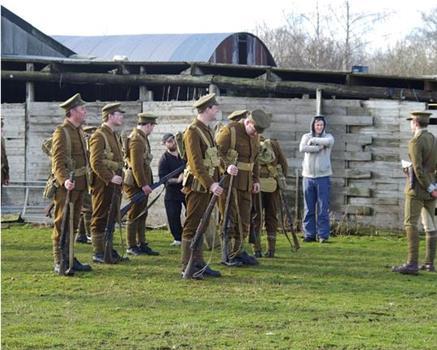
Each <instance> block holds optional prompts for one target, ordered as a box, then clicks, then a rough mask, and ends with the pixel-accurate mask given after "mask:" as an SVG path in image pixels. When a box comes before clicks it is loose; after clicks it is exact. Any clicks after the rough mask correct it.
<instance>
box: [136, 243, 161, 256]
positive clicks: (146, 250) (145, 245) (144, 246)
mask: <svg viewBox="0 0 437 350" xmlns="http://www.w3.org/2000/svg"><path fill="white" fill-rule="evenodd" d="M138 249H139V251H140V253H141V254H145V255H159V252H156V251H154V250H153V249H152V248H150V247H149V245H148V243H142V244H140V245H139V246H138Z"/></svg>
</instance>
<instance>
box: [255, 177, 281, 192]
mask: <svg viewBox="0 0 437 350" xmlns="http://www.w3.org/2000/svg"><path fill="white" fill-rule="evenodd" d="M259 183H260V185H261V192H268V193H272V192H275V191H276V189H277V188H278V183H277V182H276V180H275V178H273V177H260V178H259Z"/></svg>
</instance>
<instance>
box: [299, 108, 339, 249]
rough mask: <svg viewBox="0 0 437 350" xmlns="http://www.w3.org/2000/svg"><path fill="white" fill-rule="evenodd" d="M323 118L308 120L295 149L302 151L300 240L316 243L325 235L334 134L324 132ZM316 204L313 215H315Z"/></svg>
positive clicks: (323, 240)
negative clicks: (301, 224) (302, 200)
mask: <svg viewBox="0 0 437 350" xmlns="http://www.w3.org/2000/svg"><path fill="white" fill-rule="evenodd" d="M325 129H326V120H325V117H324V116H322V115H317V116H315V117H314V118H313V120H312V122H311V132H309V133H307V134H304V135H303V136H302V139H301V141H300V145H299V151H300V152H303V153H304V158H303V163H302V176H303V195H304V205H305V213H304V218H303V231H304V241H305V242H313V241H316V235H318V236H319V241H320V243H325V242H327V240H328V239H329V231H330V226H329V194H330V189H331V180H330V176H331V175H332V168H331V150H332V146H333V145H334V137H333V136H332V135H331V134H328V133H326V132H325ZM316 208H317V219H316Z"/></svg>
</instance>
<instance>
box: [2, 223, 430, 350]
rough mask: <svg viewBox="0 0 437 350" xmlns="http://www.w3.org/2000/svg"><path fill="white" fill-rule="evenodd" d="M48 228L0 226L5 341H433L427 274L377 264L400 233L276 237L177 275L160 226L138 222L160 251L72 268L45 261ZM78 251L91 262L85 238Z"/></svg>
mask: <svg viewBox="0 0 437 350" xmlns="http://www.w3.org/2000/svg"><path fill="white" fill-rule="evenodd" d="M50 234H51V231H50V230H49V229H45V228H32V227H28V226H21V227H20V226H12V227H10V228H7V229H3V230H2V348H3V349H237V348H238V349H397V350H399V349H436V347H437V333H436V331H435V330H436V328H435V326H436V320H437V311H436V310H437V274H432V273H421V274H420V276H418V277H410V276H402V275H399V274H395V273H392V272H390V270H389V268H388V267H387V265H391V264H394V263H400V262H402V261H403V260H404V257H405V253H406V242H405V239H404V238H399V237H395V236H390V237H388V236H384V237H381V236H371V237H368V236H367V237H363V236H360V237H357V236H353V237H352V236H345V237H335V238H334V239H333V243H331V244H326V245H319V244H317V243H309V244H308V243H306V244H305V245H303V247H302V249H301V250H300V251H299V252H298V253H292V252H290V251H289V250H288V246H287V243H286V240H285V239H284V237H283V236H280V237H279V248H278V252H277V255H278V258H276V259H269V260H267V259H262V263H261V265H260V266H258V267H253V268H234V269H229V268H224V267H219V266H218V265H217V264H213V265H212V266H213V268H214V267H215V268H217V267H219V268H220V270H221V271H222V273H223V275H224V276H223V277H222V278H220V279H207V280H204V281H185V280H181V278H180V275H179V268H178V266H179V249H178V248H174V247H170V246H169V243H170V242H171V239H170V235H169V234H168V233H167V232H165V231H153V232H150V233H148V237H149V241H150V242H151V246H152V247H153V248H156V249H158V250H160V252H161V256H159V257H149V256H142V257H135V258H132V259H131V261H130V262H129V263H125V264H121V265H113V266H109V265H98V266H96V265H93V267H94V271H93V272H91V273H87V274H77V275H76V276H75V277H73V278H68V277H59V276H57V275H54V274H53V273H52V272H51V269H52V258H51V241H50ZM118 236H119V235H118V233H117V237H118ZM421 253H422V254H423V242H422V246H421ZM76 255H77V256H78V258H79V259H80V260H81V261H83V262H86V261H89V260H90V256H91V247H90V246H87V245H79V246H78V247H77V254H76ZM206 256H207V257H208V255H206ZM212 261H213V262H217V261H218V253H217V252H215V253H214V257H213V260H212Z"/></svg>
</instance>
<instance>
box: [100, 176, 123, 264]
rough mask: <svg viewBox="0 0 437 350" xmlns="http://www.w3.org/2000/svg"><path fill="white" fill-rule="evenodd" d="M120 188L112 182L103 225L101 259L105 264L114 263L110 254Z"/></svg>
mask: <svg viewBox="0 0 437 350" xmlns="http://www.w3.org/2000/svg"><path fill="white" fill-rule="evenodd" d="M117 175H118V174H117ZM120 189H121V186H119V185H116V184H112V196H111V204H110V205H109V210H108V218H107V219H106V226H105V233H104V237H105V250H104V253H103V260H104V261H105V263H106V264H114V259H113V256H112V250H113V249H112V241H113V238H114V229H115V222H116V221H117V215H118V205H119V198H120V192H121V191H120Z"/></svg>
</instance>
